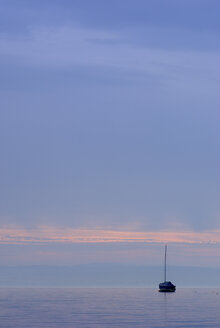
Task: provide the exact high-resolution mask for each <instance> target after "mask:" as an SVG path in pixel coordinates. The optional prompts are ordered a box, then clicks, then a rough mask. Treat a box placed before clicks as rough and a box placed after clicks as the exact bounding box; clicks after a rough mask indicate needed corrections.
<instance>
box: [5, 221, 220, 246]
mask: <svg viewBox="0 0 220 328" xmlns="http://www.w3.org/2000/svg"><path fill="white" fill-rule="evenodd" d="M0 243H1V244H12V245H13V244H24V245H26V244H48V243H64V244H65V243H66V244H90V243H92V244H93V243H98V244H100V243H101V244H102V243H103V244H104V243H151V244H157V243H175V244H180V243H185V244H220V230H213V231H204V232H192V231H183V232H181V231H158V232H155V231H144V232H138V231H136V232H134V231H122V230H106V229H83V228H67V227H54V226H39V227H37V228H35V229H27V228H22V227H16V226H4V227H2V228H0Z"/></svg>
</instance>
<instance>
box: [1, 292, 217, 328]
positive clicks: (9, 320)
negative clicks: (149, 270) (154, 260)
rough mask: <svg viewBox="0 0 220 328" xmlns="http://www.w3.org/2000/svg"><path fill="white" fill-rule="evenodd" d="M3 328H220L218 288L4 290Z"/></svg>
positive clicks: (2, 299)
mask: <svg viewBox="0 0 220 328" xmlns="http://www.w3.org/2000/svg"><path fill="white" fill-rule="evenodd" d="M0 327H1V328H7V327H13V328H14V327H16V328H20V327H29V328H30V327H45V328H50V327H62V328H65V327H72V328H78V327H82V328H84V327H102V328H105V327H108V328H109V327H115V328H120V327H132V328H134V327H207V328H210V327H220V292H219V293H218V290H217V289H213V288H212V289H200V288H197V289H177V291H176V293H171V294H163V293H158V292H157V290H156V289H151V288H63V289H62V288H50V289H46V288H42V289H41V288H39V289H37V288H36V289H35V288H33V289H31V288H24V289H23V288H11V289H6V288H2V289H0Z"/></svg>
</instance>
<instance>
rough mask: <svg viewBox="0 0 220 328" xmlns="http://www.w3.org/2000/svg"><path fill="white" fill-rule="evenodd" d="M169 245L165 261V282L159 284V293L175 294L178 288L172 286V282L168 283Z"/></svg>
mask: <svg viewBox="0 0 220 328" xmlns="http://www.w3.org/2000/svg"><path fill="white" fill-rule="evenodd" d="M166 274H167V245H165V260H164V282H161V283H160V284H159V292H165V293H169V292H175V290H176V286H174V285H173V284H172V282H170V281H167V277H166Z"/></svg>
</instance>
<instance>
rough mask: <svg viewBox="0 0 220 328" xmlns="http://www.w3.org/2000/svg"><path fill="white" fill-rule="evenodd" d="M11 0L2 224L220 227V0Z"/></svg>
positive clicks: (6, 21)
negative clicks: (219, 0)
mask: <svg viewBox="0 0 220 328" xmlns="http://www.w3.org/2000/svg"><path fill="white" fill-rule="evenodd" d="M0 3H1V6H0V21H1V24H0V58H1V60H0V70H1V75H0V99H1V108H0V115H1V119H0V151H1V161H0V172H1V189H0V205H1V206H0V225H1V227H6V228H7V229H9V228H10V227H11V229H12V231H13V233H14V231H15V230H16V229H23V230H22V231H23V232H22V233H24V230H25V229H26V230H25V231H29V232H28V234H29V233H30V231H32V232H31V233H30V236H29V237H28V238H30V240H31V238H33V239H34V237H33V236H34V234H37V235H38V237H37V238H39V231H38V230H37V229H39V227H42V226H47V227H54V226H55V227H59V228H57V229H61V231H62V229H64V230H65V229H68V228H70V229H87V230H88V229H102V230H104V231H108V230H110V231H121V232H124V231H125V232H126V231H131V232H138V231H144V232H146V233H147V232H149V231H153V232H157V233H160V232H161V231H175V232H176V231H177V232H178V231H189V233H201V234H202V233H205V232H207V231H218V229H219V215H220V206H219V204H220V202H219V182H220V181H219V167H220V157H219V140H220V132H219V131H220V130H219V118H220V117H219V116H220V115H219V101H220V95H219V83H220V77H219V76H220V75H219V73H220V62H219V51H220V47H219V30H220V20H219V9H220V4H219V2H218V1H202V0H200V1H195V0H191V1H169V0H168V1H157V0H156V1H155V0H154V1H142V0H138V1H133V0H132V1H131V0H128V1H125V0H120V1H115V0H113V1H97V0H94V1H87V0H84V1H76V0H74V1H67V0H66V1H65V0H64V1H32V0H31V1H24V0H21V1H10V0H7V1H4V0H1V2H0ZM34 229H36V231H35V230H34ZM7 231H8V230H7ZM33 231H34V232H33ZM7 233H8V232H7ZM2 234H3V233H2ZM18 234H19V233H18ZM64 234H65V232H64ZM4 236H5V235H4ZM6 237H7V236H6ZM6 237H4V238H6ZM4 238H3V239H4ZM196 238H197V237H196ZM196 238H195V239H196ZM196 240H197V239H196ZM201 240H202V241H203V242H204V238H202V237H201ZM169 241H170V239H169V238H168V242H169ZM14 242H15V241H13V238H12V244H13V243H14ZM16 242H17V241H16ZM158 242H159V240H158ZM208 242H209V240H206V241H205V242H204V243H205V246H204V247H210V246H207V245H208ZM219 242H220V240H219V239H218V238H217V239H215V243H217V246H214V248H215V249H217V251H215V252H214V254H215V256H214V259H213V262H212V265H215V264H216V265H217V263H218V261H217V259H218V255H220V254H218V252H219V253H220V249H219V248H218V243H219ZM7 243H8V241H7ZM197 243H198V241H195V242H194V244H195V245H197ZM161 244H163V241H162V242H161ZM178 245H179V246H176V245H173V249H174V250H176V254H174V261H176V260H177V259H178V252H179V247H180V245H182V244H181V243H180V241H179V244H178ZM184 245H185V244H184V243H183V245H182V247H184ZM195 245H194V246H193V247H195ZM5 247H6V249H7V250H6V252H5V254H4V262H5V263H6V264H7V263H10V264H11V263H13V261H11V259H12V258H11V257H10V256H8V255H7V254H10V249H12V248H13V247H14V246H10V245H9V246H5ZM8 247H9V250H8ZM10 247H12V248H10ZM42 247H43V246H42V245H41V246H39V248H38V251H39V254H41V253H42V252H43V251H42ZM48 247H49V248H50V252H52V251H51V246H48ZM74 247H75V246H74ZM76 247H79V248H80V247H81V246H76ZM97 247H104V246H100V245H99V246H97ZM112 247H113V248H114V247H115V246H112V245H107V246H106V245H105V247H104V249H106V248H108V253H105V252H104V253H103V254H104V255H102V256H101V258H100V257H99V255H98V254H99V252H97V250H95V249H94V253H93V256H92V261H93V262H94V261H97V262H99V261H101V262H103V261H104V259H105V254H109V253H111V251H112V250H113V248H112ZM129 247H130V246H129ZM138 247H139V246H138ZM144 247H146V245H144ZM187 247H188V246H187ZM24 248H25V246H24ZM26 249H27V247H26ZM135 249H136V246H135V245H134V250H133V254H134V255H133V258H132V260H131V261H134V262H135V254H137V253H135ZM149 249H150V250H151V253H150V254H152V256H151V257H150V255H149V257H148V256H147V255H146V254H144V255H142V257H141V255H140V262H141V261H142V262H145V261H146V259H148V260H149V261H150V259H151V260H152V263H153V264H154V262H155V261H154V260H153V257H154V256H155V252H156V251H155V252H154V249H156V250H157V252H159V248H158V246H153V245H150V244H149ZM211 249H212V246H211ZM218 249H219V250H218ZM8 252H9V253H8ZM50 252H49V253H48V254H49V255H48V258H49V257H50V255H51V253H50ZM56 252H58V253H59V246H57V245H54V250H53V254H56ZM102 252H103V251H102ZM106 252H107V251H106ZM216 252H217V253H216ZM58 253H57V254H58ZM22 254H23V255H22ZM31 254H32V255H30V250H28V251H27V254H26V255H27V261H26V260H25V255H24V251H23V250H22V251H21V263H26V262H27V263H34V260H33V254H34V253H31ZM62 254H63V256H64V258H65V255H64V254H65V252H64V253H62ZM118 254H121V253H120V252H119V253H118ZM157 254H160V253H157ZM195 254H197V253H195ZM207 254H208V253H207ZM209 255H210V253H209ZM209 255H207V262H205V263H204V262H201V261H200V262H199V263H198V264H200V265H201V264H203V265H209V264H210V263H209V262H208V256H209ZM22 256H23V258H22ZM43 256H44V258H43ZM45 256H46V255H43V253H42V263H44V262H45V261H46V260H45V259H47V257H46V258H45ZM120 256H121V257H120ZM120 256H119V255H117V256H115V257H114V256H113V257H111V256H110V260H109V261H120V259H122V258H123V254H121V255H120ZM195 257H196V255H195ZM7 258H8V260H7ZM61 258H62V256H61V255H60V259H61ZM70 258H71V260H72V257H70ZM38 259H40V255H39V257H38ZM54 261H55V262H56V260H54ZM60 261H61V262H62V260H60ZM76 261H77V260H76ZM88 261H89V256H87V257H85V260H84V262H88ZM159 261H160V256H159V257H158V262H159ZM193 261H194V260H192V259H189V263H187V259H186V261H185V262H184V263H186V264H191V262H193ZM67 262H68V256H67V257H66V262H65V263H67ZM128 262H129V260H128ZM37 263H38V264H40V263H41V261H40V260H37ZM62 263H63V262H62ZM16 264H18V263H17V262H16ZM52 264H53V263H52Z"/></svg>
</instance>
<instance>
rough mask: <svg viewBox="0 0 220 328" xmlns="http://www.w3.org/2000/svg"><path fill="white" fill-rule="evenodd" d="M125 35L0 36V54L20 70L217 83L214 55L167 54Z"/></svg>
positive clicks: (54, 31) (39, 31) (72, 30)
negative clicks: (95, 71) (93, 70)
mask: <svg viewBox="0 0 220 328" xmlns="http://www.w3.org/2000/svg"><path fill="white" fill-rule="evenodd" d="M127 33H129V31H126V30H124V31H122V32H121V31H119V32H116V31H112V32H107V31H102V30H98V29H86V28H79V27H73V26H63V27H57V28H51V27H41V28H40V27H38V28H36V27H35V28H32V30H31V32H30V35H28V36H27V35H24V36H19V35H18V36H13V37H9V36H8V35H6V34H1V36H0V48H1V52H0V54H1V55H2V56H3V57H6V58H9V60H10V61H12V60H13V62H14V63H15V62H17V63H22V65H25V66H34V67H45V68H47V69H48V68H55V69H66V68H74V67H91V66H92V67H97V68H105V69H120V70H124V71H127V70H128V71H130V72H133V73H135V72H136V74H137V73H138V74H139V75H140V76H144V75H146V74H151V75H152V76H156V77H158V78H166V80H167V79H171V80H175V79H176V78H180V79H182V78H183V76H191V78H192V77H194V78H196V77H197V79H201V78H202V76H203V75H204V77H205V78H207V75H210V77H212V78H213V79H217V78H218V74H217V72H216V70H217V71H219V61H218V53H215V52H207V51H206V52H201V51H183V50H182V51H180V50H179V51H177V50H175V51H171V50H164V49H158V48H153V47H149V46H147V45H145V46H143V44H135V43H134V42H132V41H128V40H126V35H127Z"/></svg>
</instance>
